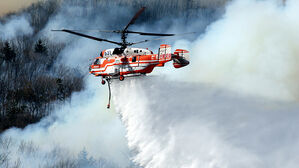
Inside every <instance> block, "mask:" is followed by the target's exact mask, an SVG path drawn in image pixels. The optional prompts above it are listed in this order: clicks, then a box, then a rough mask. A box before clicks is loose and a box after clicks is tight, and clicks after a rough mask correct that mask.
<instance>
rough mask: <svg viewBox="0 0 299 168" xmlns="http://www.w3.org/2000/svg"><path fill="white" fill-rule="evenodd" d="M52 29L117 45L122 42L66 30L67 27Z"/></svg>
mask: <svg viewBox="0 0 299 168" xmlns="http://www.w3.org/2000/svg"><path fill="white" fill-rule="evenodd" d="M52 31H62V32H67V33H70V34H74V35H77V36H81V37H85V38H88V39H91V40H96V41H105V42H108V43H113V44H117V45H122V43H119V42H115V41H110V40H107V39H101V38H98V37H93V36H90V35H86V34H82V33H78V32H74V31H71V30H67V29H62V30H52Z"/></svg>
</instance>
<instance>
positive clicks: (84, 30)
mask: <svg viewBox="0 0 299 168" xmlns="http://www.w3.org/2000/svg"><path fill="white" fill-rule="evenodd" d="M68 30H69V31H76V32H78V31H79V32H101V33H122V30H98V29H68Z"/></svg>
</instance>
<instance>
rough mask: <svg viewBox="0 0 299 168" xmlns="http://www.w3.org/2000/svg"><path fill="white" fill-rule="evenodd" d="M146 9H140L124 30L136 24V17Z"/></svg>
mask: <svg viewBox="0 0 299 168" xmlns="http://www.w3.org/2000/svg"><path fill="white" fill-rule="evenodd" d="M144 10H145V7H142V8H141V9H139V11H138V12H137V13H136V14H135V16H134V17H133V18H132V19H131V21H130V22H129V23H128V25H127V26H126V27H125V28H124V30H123V31H124V32H125V31H126V30H127V29H128V28H129V26H130V25H132V24H134V23H135V21H136V19H137V18H138V17H139V16H140V15H141V13H142V12H143V11H144Z"/></svg>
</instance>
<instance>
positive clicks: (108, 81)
mask: <svg viewBox="0 0 299 168" xmlns="http://www.w3.org/2000/svg"><path fill="white" fill-rule="evenodd" d="M106 80H107V84H108V89H109V99H108V105H107V109H110V101H111V89H110V84H111V81H110V80H111V79H109V78H108V79H106Z"/></svg>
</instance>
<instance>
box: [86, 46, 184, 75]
mask: <svg viewBox="0 0 299 168" xmlns="http://www.w3.org/2000/svg"><path fill="white" fill-rule="evenodd" d="M116 50H119V48H115V49H107V50H104V51H102V52H101V54H100V57H97V58H96V59H95V61H94V63H93V64H92V65H90V71H89V72H90V73H91V74H93V75H95V76H102V77H103V78H107V77H109V78H113V77H120V76H121V77H124V76H128V75H142V74H147V73H151V72H152V71H153V69H154V68H155V67H163V66H164V64H165V63H167V62H169V61H171V60H174V59H176V58H175V57H178V58H179V54H178V52H177V51H176V52H177V53H176V52H175V53H174V54H172V53H171V47H170V45H166V44H163V45H161V46H160V49H159V53H158V54H154V53H153V52H152V51H150V50H148V49H143V48H125V49H122V53H117V52H119V51H116ZM115 51H116V52H115ZM180 51H182V53H183V54H184V55H185V56H186V55H187V54H188V51H187V50H180ZM182 56H183V55H182ZM185 60H186V62H184V64H181V67H183V66H186V65H188V64H189V61H187V59H185ZM120 79H121V78H120Z"/></svg>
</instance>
